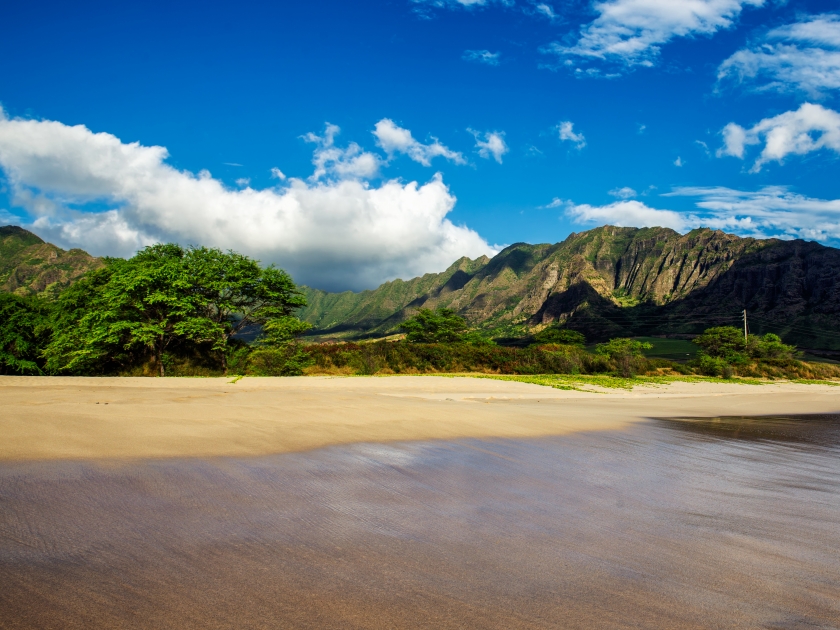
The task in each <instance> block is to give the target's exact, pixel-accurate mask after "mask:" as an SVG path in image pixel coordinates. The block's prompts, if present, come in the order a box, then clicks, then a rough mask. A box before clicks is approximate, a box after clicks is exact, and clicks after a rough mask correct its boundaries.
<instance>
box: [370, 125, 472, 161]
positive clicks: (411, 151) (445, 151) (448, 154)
mask: <svg viewBox="0 0 840 630" xmlns="http://www.w3.org/2000/svg"><path fill="white" fill-rule="evenodd" d="M373 135H374V136H375V137H376V143H377V144H378V145H379V146H380V147H382V149H383V150H384V151H385V152H386V153H387V154H388V155H389V156H393V155H394V154H395V153H404V154H406V155H407V156H408V157H410V158H411V159H412V160H414V161H415V162H419V163H420V164H422V165H423V166H431V163H432V159H434V158H436V157H442V158H446V159H447V160H451V161H452V162H455V163H456V164H466V160H465V159H464V156H463V155H461V154H460V153H458V152H457V151H452V150H450V149H449V148H447V147H446V146H444V145H442V144H441V143H440V141H439V140H438V139H437V138H432V142H431V143H430V144H423V143H421V142H418V141H417V140H415V139H414V136H412V135H411V132H410V131H409V130H408V129H403V128H402V127H400V126H399V125H397V124H395V123H394V121H393V120H390V119H388V118H383V119H382V120H380V121H379V122H378V123H376V127H375V128H374V130H373Z"/></svg>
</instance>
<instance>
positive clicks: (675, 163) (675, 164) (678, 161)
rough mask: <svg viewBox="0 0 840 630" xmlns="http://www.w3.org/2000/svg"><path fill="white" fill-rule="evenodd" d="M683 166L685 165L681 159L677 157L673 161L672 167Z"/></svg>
mask: <svg viewBox="0 0 840 630" xmlns="http://www.w3.org/2000/svg"><path fill="white" fill-rule="evenodd" d="M683 164H685V162H683V161H682V158H681V157H680V156H679V155H678V156H677V159H676V160H674V166H679V167H682V165H683Z"/></svg>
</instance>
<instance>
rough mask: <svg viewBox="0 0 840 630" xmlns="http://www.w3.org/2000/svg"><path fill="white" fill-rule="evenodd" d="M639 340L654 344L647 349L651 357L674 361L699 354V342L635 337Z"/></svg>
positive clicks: (647, 354) (689, 358)
mask: <svg viewBox="0 0 840 630" xmlns="http://www.w3.org/2000/svg"><path fill="white" fill-rule="evenodd" d="M634 339H636V340H637V341H645V342H647V343H649V344H650V345H652V346H653V348H651V349H650V350H645V356H646V357H649V358H658V359H671V360H672V361H688V360H691V359H693V358H694V357H695V356H697V351H698V350H699V348H698V346H697V344H694V343H691V342H690V341H686V340H685V339H663V338H661V337H634Z"/></svg>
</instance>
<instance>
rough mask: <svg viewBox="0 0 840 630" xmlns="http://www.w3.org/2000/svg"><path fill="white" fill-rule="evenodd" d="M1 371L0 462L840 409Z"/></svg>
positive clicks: (809, 396)
mask: <svg viewBox="0 0 840 630" xmlns="http://www.w3.org/2000/svg"><path fill="white" fill-rule="evenodd" d="M234 378H235V377H224V378H172V379H155V378H142V377H141V378H125V377H121V378H114V377H111V378H109V377H34V376H29V377H26V376H2V377H0V402H2V407H3V414H2V417H0V435H3V440H2V441H0V462H24V461H40V460H44V461H49V460H91V459H94V460H99V459H102V460H109V459H110V460H113V459H126V460H133V459H168V458H196V457H199V458H200V457H248V456H260V455H271V454H279V453H288V452H301V451H309V450H313V449H317V448H323V447H327V446H337V445H342V444H352V443H360V442H373V443H376V442H396V441H416V440H428V441H431V440H453V439H463V438H536V437H542V436H551V435H565V434H570V433H577V432H584V431H603V430H616V429H621V428H624V427H626V426H629V425H630V424H633V423H636V422H643V421H646V420H647V419H649V418H653V417H677V416H682V417H690V416H696V417H715V416H722V415H756V416H758V415H774V414H807V413H838V412H840V388H838V387H836V386H829V385H816V384H814V385H812V384H800V383H789V382H785V383H778V382H776V383H773V382H767V383H765V384H762V385H761V386H755V385H752V386H751V385H749V384H741V383H737V382H736V383H728V382H720V383H713V382H679V381H678V382H671V383H667V384H654V383H652V384H649V385H645V386H641V387H634V388H633V389H630V390H628V389H613V388H610V389H607V388H598V387H597V386H591V385H590V386H587V387H588V389H586V390H583V389H580V388H578V389H554V388H551V387H546V386H544V385H536V384H530V383H523V382H518V381H512V380H497V379H492V378H486V377H485V378H474V377H472V376H429V375H423V376H398V377H393V376H389V377H375V378H364V377H360V378H355V377H354V378H350V377H315V376H304V377H283V378H270V377H264V378H255V377H247V378H244V379H240V380H238V381H237V382H233V381H234Z"/></svg>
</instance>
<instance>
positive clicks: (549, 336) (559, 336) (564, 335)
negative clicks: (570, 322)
mask: <svg viewBox="0 0 840 630" xmlns="http://www.w3.org/2000/svg"><path fill="white" fill-rule="evenodd" d="M534 343H537V344H548V343H557V344H563V345H567V346H584V345H586V337H584V336H583V334H582V333H579V332H578V331H576V330H569V329H568V328H558V327H556V326H551V327H549V328H544V329H543V330H541V331H540V332H538V333H537V334H536V335H534Z"/></svg>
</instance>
